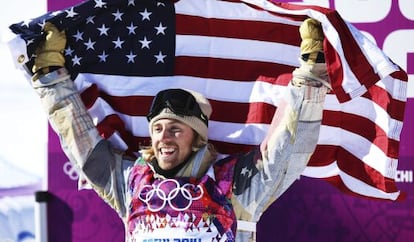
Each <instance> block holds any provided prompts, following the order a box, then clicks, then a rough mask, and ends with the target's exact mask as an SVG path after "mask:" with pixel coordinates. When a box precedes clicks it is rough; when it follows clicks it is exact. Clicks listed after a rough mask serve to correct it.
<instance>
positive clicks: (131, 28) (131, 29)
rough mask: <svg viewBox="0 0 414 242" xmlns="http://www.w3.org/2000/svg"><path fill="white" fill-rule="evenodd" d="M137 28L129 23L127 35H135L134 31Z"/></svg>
mask: <svg viewBox="0 0 414 242" xmlns="http://www.w3.org/2000/svg"><path fill="white" fill-rule="evenodd" d="M136 28H137V26H135V25H134V23H132V22H131V24H130V25H129V26H127V29H128V30H129V31H128V35H131V34H135V29H136Z"/></svg>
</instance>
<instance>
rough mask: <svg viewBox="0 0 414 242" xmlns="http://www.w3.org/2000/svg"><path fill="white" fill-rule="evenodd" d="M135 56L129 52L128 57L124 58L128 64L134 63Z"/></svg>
mask: <svg viewBox="0 0 414 242" xmlns="http://www.w3.org/2000/svg"><path fill="white" fill-rule="evenodd" d="M136 56H137V55H135V54H134V53H132V51H130V52H129V54H128V55H126V57H127V58H128V63H135V60H134V59H135V57H136Z"/></svg>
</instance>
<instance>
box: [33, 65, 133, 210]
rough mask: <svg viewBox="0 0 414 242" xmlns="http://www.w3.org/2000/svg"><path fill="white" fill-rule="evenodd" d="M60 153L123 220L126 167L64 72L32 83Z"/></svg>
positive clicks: (49, 74)
mask: <svg viewBox="0 0 414 242" xmlns="http://www.w3.org/2000/svg"><path fill="white" fill-rule="evenodd" d="M33 87H34V88H35V90H36V92H37V93H38V94H39V96H40V99H41V103H42V106H43V108H44V110H45V111H46V114H47V116H48V119H49V122H50V124H51V127H52V128H53V130H54V131H55V132H56V133H57V134H58V136H59V138H60V142H61V146H62V149H63V151H64V152H65V154H66V156H67V157H68V158H69V160H70V161H71V162H72V163H74V164H75V166H77V167H78V168H79V171H80V172H81V174H82V175H84V176H85V177H86V179H87V181H88V182H89V183H90V184H91V185H92V187H93V188H94V190H95V191H96V192H97V193H98V194H99V195H100V196H101V197H102V198H103V199H104V200H105V201H106V202H108V203H109V205H110V206H111V207H113V208H114V209H115V210H116V211H117V212H118V213H119V214H120V215H121V216H122V217H123V216H125V205H124V204H125V203H124V201H125V197H124V195H123V194H125V193H124V192H123V191H124V189H125V178H124V177H126V175H124V174H125V173H126V171H127V170H128V167H129V165H130V163H129V162H128V161H124V160H122V154H121V153H118V152H116V151H115V150H113V149H112V148H111V146H110V144H109V142H107V141H106V140H104V139H103V138H102V137H101V136H100V135H99V133H98V131H97V129H96V127H95V125H94V123H93V121H92V119H91V117H90V115H89V114H88V112H87V109H86V108H85V106H84V104H83V102H82V100H81V98H80V95H79V93H78V91H77V89H76V87H75V84H74V83H73V81H72V80H71V79H70V75H69V74H68V73H67V71H66V69H65V68H61V69H59V70H57V71H54V72H51V73H48V74H46V75H44V76H43V77H41V78H39V79H38V80H36V81H34V82H33Z"/></svg>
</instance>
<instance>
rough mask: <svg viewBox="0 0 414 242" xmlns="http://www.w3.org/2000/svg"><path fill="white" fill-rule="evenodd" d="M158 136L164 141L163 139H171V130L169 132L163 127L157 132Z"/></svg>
mask: <svg viewBox="0 0 414 242" xmlns="http://www.w3.org/2000/svg"><path fill="white" fill-rule="evenodd" d="M159 135H160V136H159V138H160V140H162V141H164V140H169V139H171V132H169V131H168V130H167V129H163V130H162V131H161V132H160V133H159Z"/></svg>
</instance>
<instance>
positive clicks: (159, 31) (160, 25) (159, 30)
mask: <svg viewBox="0 0 414 242" xmlns="http://www.w3.org/2000/svg"><path fill="white" fill-rule="evenodd" d="M154 28H155V29H156V30H157V35H158V34H163V35H165V32H164V30H166V29H167V27H164V26H162V23H160V24H159V25H158V26H157V27H154Z"/></svg>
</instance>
